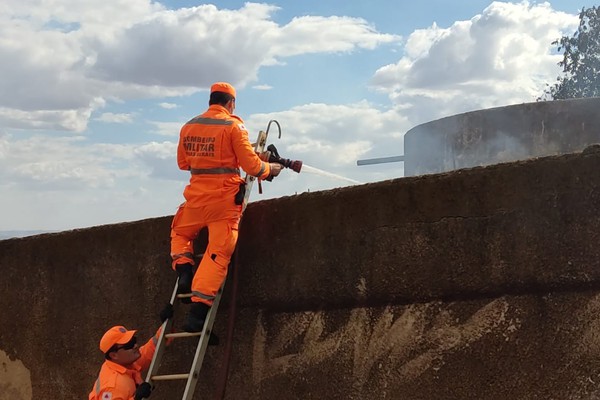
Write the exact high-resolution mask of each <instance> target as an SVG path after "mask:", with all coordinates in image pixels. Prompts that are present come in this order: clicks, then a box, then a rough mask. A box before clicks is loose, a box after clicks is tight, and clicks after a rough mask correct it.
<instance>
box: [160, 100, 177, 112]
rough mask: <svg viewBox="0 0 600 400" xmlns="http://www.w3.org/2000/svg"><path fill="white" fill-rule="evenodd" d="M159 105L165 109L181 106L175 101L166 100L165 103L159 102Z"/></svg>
mask: <svg viewBox="0 0 600 400" xmlns="http://www.w3.org/2000/svg"><path fill="white" fill-rule="evenodd" d="M158 106H159V107H160V108H164V109H166V110H172V109H174V108H177V107H179V106H178V105H177V104H175V103H166V102H163V103H158Z"/></svg>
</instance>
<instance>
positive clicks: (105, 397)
mask: <svg viewBox="0 0 600 400" xmlns="http://www.w3.org/2000/svg"><path fill="white" fill-rule="evenodd" d="M110 399H112V393H111V392H104V394H103V395H102V400H110Z"/></svg>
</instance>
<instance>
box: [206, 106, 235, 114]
mask: <svg viewBox="0 0 600 400" xmlns="http://www.w3.org/2000/svg"><path fill="white" fill-rule="evenodd" d="M208 110H209V111H214V112H224V113H226V114H228V115H231V113H230V112H229V110H228V109H226V108H225V107H223V106H222V105H220V104H211V105H210V106H208Z"/></svg>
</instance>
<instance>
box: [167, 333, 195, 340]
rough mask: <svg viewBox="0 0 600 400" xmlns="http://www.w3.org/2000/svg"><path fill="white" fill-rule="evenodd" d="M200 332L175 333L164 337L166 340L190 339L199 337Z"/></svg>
mask: <svg viewBox="0 0 600 400" xmlns="http://www.w3.org/2000/svg"><path fill="white" fill-rule="evenodd" d="M200 335H202V332H176V333H167V334H166V335H165V337H166V338H167V339H171V338H182V337H192V336H200Z"/></svg>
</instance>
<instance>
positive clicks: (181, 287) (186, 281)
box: [175, 263, 194, 294]
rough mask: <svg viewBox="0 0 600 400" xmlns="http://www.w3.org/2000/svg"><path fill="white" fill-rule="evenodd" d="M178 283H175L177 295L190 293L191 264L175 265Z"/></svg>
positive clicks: (192, 275) (192, 274)
mask: <svg viewBox="0 0 600 400" xmlns="http://www.w3.org/2000/svg"><path fill="white" fill-rule="evenodd" d="M175 271H177V276H179V281H177V294H187V293H191V292H192V279H193V278H194V270H193V267H192V264H190V263H187V264H177V265H176V266H175Z"/></svg>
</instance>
